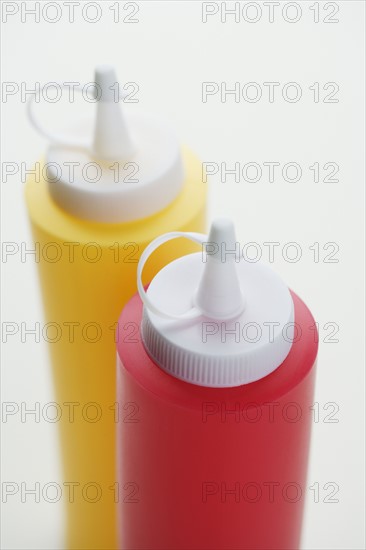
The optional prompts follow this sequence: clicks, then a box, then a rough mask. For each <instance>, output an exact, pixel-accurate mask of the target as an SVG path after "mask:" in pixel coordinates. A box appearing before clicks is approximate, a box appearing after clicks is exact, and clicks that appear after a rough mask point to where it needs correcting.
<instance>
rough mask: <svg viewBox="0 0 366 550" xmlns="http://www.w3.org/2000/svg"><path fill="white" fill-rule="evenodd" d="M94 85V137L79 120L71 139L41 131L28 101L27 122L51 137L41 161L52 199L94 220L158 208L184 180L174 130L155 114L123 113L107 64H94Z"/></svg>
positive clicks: (134, 215)
mask: <svg viewBox="0 0 366 550" xmlns="http://www.w3.org/2000/svg"><path fill="white" fill-rule="evenodd" d="M61 87H63V86H62V85H61ZM75 89H77V90H79V91H80V90H82V88H79V89H78V88H75ZM95 90H96V92H95V98H96V100H97V101H96V109H97V111H96V118H95V126H94V137H93V136H91V135H88V133H89V132H88V129H87V127H88V124H84V125H83V126H82V127H81V128H80V131H79V133H78V136H80V138H79V139H78V140H74V141H73V142H71V141H70V142H68V141H67V140H65V139H64V138H61V137H58V136H55V135H52V134H50V133H49V132H48V131H47V130H44V129H43V128H42V127H41V126H40V124H39V123H38V121H37V119H36V118H35V115H34V113H33V106H34V98H32V100H33V101H30V102H29V103H28V114H29V117H30V120H31V122H32V124H33V125H34V126H35V127H36V129H37V130H38V131H39V132H40V133H42V134H43V135H44V136H45V137H47V138H48V139H49V140H50V141H51V144H50V147H49V149H48V151H47V154H46V163H47V177H48V186H49V190H50V193H51V195H52V197H53V199H54V200H55V201H56V202H57V204H59V206H60V207H61V208H63V209H64V210H66V211H67V212H69V213H70V214H73V215H74V216H77V217H80V218H85V219H89V220H93V221H97V222H110V223H119V222H129V221H134V220H138V219H141V218H145V217H148V216H151V215H153V214H155V213H157V212H159V211H160V210H163V209H164V208H165V207H166V206H168V205H169V204H170V203H171V202H172V201H173V200H174V199H175V197H176V196H177V195H178V193H179V192H180V190H181V188H182V185H183V181H184V170H183V163H182V159H181V153H180V146H179V143H178V141H177V138H176V137H175V135H174V132H173V131H172V130H171V128H170V127H169V126H168V125H167V124H166V123H165V122H163V121H161V120H160V119H155V118H153V117H151V116H146V115H136V114H135V115H124V113H123V112H122V109H121V106H120V104H119V103H118V101H119V99H121V97H122V96H120V94H118V83H117V81H116V75H115V71H114V69H113V68H112V67H109V66H104V65H103V66H100V67H97V69H96V71H95ZM40 91H41V90H40ZM116 94H117V98H116ZM91 163H92V164H91Z"/></svg>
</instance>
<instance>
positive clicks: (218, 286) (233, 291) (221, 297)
mask: <svg viewBox="0 0 366 550" xmlns="http://www.w3.org/2000/svg"><path fill="white" fill-rule="evenodd" d="M204 247H205V253H204V256H203V260H204V261H205V262H206V265H205V268H204V271H203V276H202V279H201V281H200V284H199V287H198V291H197V294H196V299H195V305H196V306H197V307H198V308H199V309H200V310H201V311H202V313H203V315H205V316H207V317H211V318H213V319H230V318H233V317H236V316H237V315H239V314H240V313H242V311H243V310H244V306H245V302H244V298H243V295H242V292H241V289H240V284H239V278H238V274H237V267H236V262H238V261H239V258H240V251H239V243H237V242H236V239H235V229H234V224H233V223H232V222H231V221H230V220H228V219H225V218H222V219H218V220H216V221H214V222H213V224H212V226H211V230H210V234H209V238H208V242H207V243H204Z"/></svg>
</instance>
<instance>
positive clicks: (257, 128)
mask: <svg viewBox="0 0 366 550" xmlns="http://www.w3.org/2000/svg"><path fill="white" fill-rule="evenodd" d="M5 4H9V3H8V2H4V3H3V9H4V5H5ZM11 4H16V3H14V2H13V3H11ZM23 4H25V3H23ZM84 4H85V2H84ZM244 4H246V3H244ZM244 4H243V3H242V6H243V5H244ZM256 4H257V6H259V8H260V9H261V10H262V17H261V18H260V20H259V21H258V22H256V23H249V22H247V21H245V19H243V18H241V20H240V22H239V23H235V21H234V17H233V16H228V19H227V22H226V23H223V22H221V20H220V13H218V14H217V15H214V16H211V17H209V18H208V21H207V23H203V22H202V17H201V13H202V5H201V3H200V2H169V3H168V2H153V1H152V2H140V3H139V8H140V9H139V12H138V13H137V15H136V16H135V17H136V18H137V19H138V20H139V22H138V23H134V24H131V23H127V22H122V21H120V22H119V23H114V22H113V12H112V11H111V10H110V9H109V7H110V6H111V3H109V2H101V3H100V6H101V10H102V17H101V19H100V20H99V22H97V23H95V24H92V23H90V22H87V21H84V20H83V18H82V16H81V6H79V7H78V8H76V9H75V22H74V23H68V11H67V9H66V8H65V6H64V5H63V2H59V6H60V7H61V14H62V15H61V19H60V21H59V22H57V23H54V24H52V23H49V22H47V21H44V19H43V18H42V17H41V22H40V23H35V22H34V16H32V15H28V16H26V17H25V19H26V23H23V22H22V20H21V11H19V12H18V13H17V14H15V15H13V16H9V18H8V21H7V22H6V23H3V25H2V32H3V39H2V40H3V80H4V81H6V82H16V83H17V84H18V85H19V86H20V87H21V83H22V82H23V83H26V85H27V86H28V87H29V88H31V87H34V83H35V82H41V83H45V82H49V81H79V82H81V83H84V82H90V81H92V79H93V68H94V66H95V64H97V63H111V64H113V65H115V67H116V70H117V74H118V77H119V79H120V81H121V83H122V84H123V83H124V82H126V81H127V82H131V81H133V82H136V83H138V85H139V88H140V90H139V93H138V95H137V97H138V98H139V103H137V104H134V105H127V106H126V109H127V108H128V109H131V110H136V111H138V110H144V111H152V112H155V113H157V114H161V115H163V116H164V117H166V118H168V119H169V120H170V121H171V124H172V125H173V126H174V127H175V129H176V132H177V134H178V135H179V136H180V139H181V140H182V141H183V142H185V143H187V144H188V145H189V146H190V147H191V148H193V149H194V150H195V151H196V152H197V153H198V154H199V156H200V157H201V159H202V160H203V161H206V162H209V161H210V162H217V163H221V162H227V163H228V167H229V168H231V167H232V165H233V164H234V163H235V162H240V163H241V165H242V166H243V165H244V164H246V163H248V162H257V163H258V164H261V166H262V169H263V174H262V178H261V179H260V180H259V181H258V182H256V183H254V182H251V183H250V182H245V181H243V179H242V178H241V181H240V182H238V183H236V182H235V181H234V180H233V177H232V176H228V179H227V181H226V183H223V182H221V181H220V176H219V175H216V176H213V177H212V178H211V182H210V200H209V215H210V219H212V217H214V216H217V215H228V216H230V217H232V218H233V220H234V221H235V223H236V227H237V236H238V240H240V241H242V242H252V241H254V242H257V243H259V244H260V245H261V246H262V245H263V243H264V242H268V241H271V242H274V241H277V242H279V243H280V246H279V247H277V249H276V253H275V261H274V263H273V267H274V268H275V269H276V270H277V271H278V272H279V273H280V274H281V276H282V277H283V278H284V279H285V280H286V281H287V283H288V284H289V286H290V287H291V288H293V289H294V290H295V291H296V292H297V293H298V294H299V295H300V296H301V297H302V298H303V299H304V300H305V302H306V303H307V304H308V306H309V307H310V309H311V310H312V312H313V314H314V316H315V318H316V320H317V321H318V323H319V327H320V340H321V343H320V351H319V363H318V373H317V386H316V397H315V401H316V402H318V403H319V410H320V419H319V422H314V424H313V440H312V452H311V465H310V472H309V486H310V485H313V484H314V483H318V484H319V487H320V494H319V496H320V502H314V492H313V491H312V490H308V494H307V513H306V521H305V528H304V535H303V542H302V546H303V548H304V549H309V550H310V549H313V550H319V549H347V550H350V549H352V550H353V549H361V548H364V547H365V541H364V533H363V523H364V518H363V514H364V499H363V485H364V474H363V467H364V427H363V424H364V421H363V419H364V360H363V340H364V325H363V285H362V279H363V254H364V252H363V250H364V242H363V237H362V234H363V214H364V211H363V198H364V197H363V196H364V173H363V151H364V147H365V143H364V133H363V132H364V123H363V120H364V107H363V92H364V61H365V60H364V53H363V51H364V16H365V13H364V12H365V5H364V2H362V1H349V2H337V6H338V7H339V12H338V14H337V15H335V16H333V17H334V18H338V19H339V22H338V23H324V18H325V17H326V16H327V15H330V14H331V11H332V9H333V8H332V6H331V7H330V8H329V7H328V9H327V10H326V9H325V5H324V3H322V2H320V6H319V10H320V11H319V13H320V21H319V23H314V11H312V10H311V9H310V6H311V5H314V2H300V3H299V2H298V5H300V4H301V8H302V15H301V18H300V20H299V21H298V22H296V23H289V22H287V21H285V19H284V17H283V16H282V12H281V10H282V7H283V3H282V4H281V6H280V7H279V8H276V11H275V18H274V22H273V23H270V22H269V15H268V8H266V7H265V6H264V4H263V2H257V3H256ZM331 4H332V5H333V4H334V3H331ZM33 5H34V2H28V3H27V7H28V8H31V7H32V6H33ZM41 5H44V3H43V2H41ZM81 5H83V2H82V3H81ZM229 5H231V7H232V3H231V2H230V3H229V4H228V7H229ZM18 7H19V10H21V6H20V3H19V5H18ZM120 7H121V17H120V19H123V18H124V17H125V16H126V15H127V13H129V11H130V10H123V3H121V5H120ZM55 13H56V12H55V11H52V9H51V8H50V11H49V12H48V14H46V17H48V18H49V19H50V18H54V17H55ZM95 13H96V12H95V11H93V9H90V12H89V11H88V13H87V16H88V17H89V18H94V17H95ZM294 13H295V12H294V11H291V9H290V11H289V12H288V16H289V17H290V18H293V17H294ZM3 17H4V14H3ZM248 17H249V18H253V17H254V12H253V11H251V12H248ZM207 81H209V82H217V83H221V82H224V81H226V82H227V87H228V88H231V87H233V85H234V83H235V82H240V83H241V85H244V84H245V83H248V82H256V83H258V84H259V85H260V86H261V89H262V92H263V95H262V98H261V100H259V101H258V102H256V103H250V102H248V101H245V100H244V99H241V100H240V101H239V102H238V103H236V102H235V101H234V100H233V96H228V97H227V101H226V102H221V101H220V96H219V94H217V95H215V96H212V97H209V98H208V101H207V102H206V103H203V102H202V94H201V88H202V82H207ZM264 82H279V83H280V86H278V87H277V88H276V90H275V98H274V101H273V102H272V103H271V102H270V101H268V87H267V88H266V87H265V86H263V83H264ZM288 82H297V83H298V84H299V85H300V86H301V89H302V97H301V99H300V100H299V101H298V102H295V103H291V102H289V101H285V100H284V99H283V97H282V93H281V92H282V88H283V85H285V84H286V83H288ZM315 82H318V83H319V85H320V101H319V102H315V101H314V92H313V91H312V90H310V89H309V87H310V86H312V85H313V84H314V83H315ZM328 82H335V83H337V84H338V86H339V91H338V93H337V94H336V96H335V98H336V99H338V102H337V103H324V101H323V100H324V97H325V95H326V94H327V93H329V92H330V91H331V88H329V89H328V90H327V92H325V91H324V90H323V86H324V85H325V84H326V83H328ZM252 92H253V90H252ZM291 92H293V90H289V94H290V93H291ZM48 107H49V106H48ZM89 109H90V113H91V114H92V109H93V107H92V106H90V107H89ZM2 111H3V128H4V138H5V139H4V141H3V161H6V162H17V163H21V162H25V163H26V166H27V167H31V166H32V163H34V162H35V161H36V160H37V159H39V157H40V156H42V154H43V153H44V151H45V148H46V145H47V144H46V142H45V140H44V139H43V138H42V137H40V136H39V135H37V134H36V133H35V132H34V131H33V129H32V128H31V127H30V125H29V123H28V121H27V118H26V113H25V105H24V103H22V101H21V95H20V93H17V94H15V95H13V96H11V97H8V98H7V100H6V101H4V99H3V104H2ZM56 111H57V112H58V113H61V116H62V117H63V119H64V121H65V120H68V118H70V120H71V118H72V117H74V116H75V115H74V113H71V110H69V106H68V105H64V104H62V103H58V104H55V105H51V109H49V108H48V110H47V112H48V114H49V115H48V116H49V118H48V123H49V124H56V122H52V120H51V119H52V116H51V114H50V113H55V112H56ZM40 112H41V111H40ZM56 119H57V117H56V114H55V121H56ZM269 161H274V162H279V163H281V167H282V166H283V164H286V163H287V162H297V163H298V164H299V165H300V166H301V168H302V177H301V179H300V181H298V182H297V183H291V182H287V181H284V180H283V178H282V177H281V173H280V171H278V172H276V178H275V181H274V182H273V183H270V182H269V181H268V172H267V171H266V169H265V167H264V166H263V162H269ZM315 162H319V163H320V166H321V167H322V166H323V165H324V164H325V163H327V162H334V163H337V165H339V173H338V174H337V176H335V177H336V178H338V179H339V181H338V182H324V181H320V182H318V183H316V182H314V176H313V172H312V171H311V170H309V166H311V165H313V164H314V163H315ZM325 175H326V174H325V173H324V170H321V172H320V178H321V180H323V179H324V176H325ZM23 187H24V183H23V182H22V178H21V176H20V175H19V174H18V175H16V176H13V177H11V178H8V181H6V182H3V184H2V210H3V218H2V235H3V241H11V242H16V243H22V242H25V243H28V244H29V246H30V243H31V238H30V233H29V227H28V223H27V218H26V210H25V206H24V200H23ZM293 241H295V242H297V243H298V244H299V246H300V247H301V251H302V257H301V259H300V260H299V261H298V262H297V263H291V262H289V261H285V260H284V259H283V257H282V254H281V251H282V250H283V247H284V246H285V245H286V243H288V242H293ZM330 242H331V243H336V244H337V246H339V251H338V252H337V253H336V255H335V256H334V258H335V259H338V260H339V261H338V262H336V263H328V262H326V261H324V260H325V256H326V253H329V252H331V251H332V248H329V249H328V250H327V251H325V250H324V249H323V246H324V245H326V243H330ZM314 243H319V246H320V259H319V261H318V262H316V261H314V251H313V250H310V248H309V247H310V246H312V245H313V244H314ZM262 250H263V260H264V261H268V249H266V248H265V247H263V246H262ZM289 252H291V251H289ZM2 270H3V294H2V298H3V301H2V315H3V322H15V323H21V322H22V321H25V322H26V323H27V324H29V326H31V325H32V324H34V323H35V322H36V321H40V322H41V321H42V310H41V301H40V293H39V288H38V281H37V274H36V267H35V265H34V260H32V256H28V257H27V260H26V261H25V262H21V258H20V255H19V254H16V255H14V256H12V257H9V258H7V261H6V262H4V263H3V264H2ZM326 323H336V324H337V325H338V326H339V332H338V333H337V334H336V335H334V337H333V338H334V339H338V340H339V341H338V342H333V343H332V342H325V341H324V340H326V339H327V337H328V338H329V336H330V334H331V330H330V328H329V326H328V329H327V328H324V325H326ZM2 382H3V390H2V391H3V395H2V397H3V400H4V401H12V402H16V403H20V402H21V401H24V402H26V403H27V404H28V406H31V405H32V404H34V403H35V402H39V403H41V404H45V403H48V402H50V401H52V400H53V394H52V386H51V380H50V371H49V364H48V357H47V346H46V344H45V343H35V342H34V338H32V337H28V338H27V339H26V342H25V343H22V342H21V338H20V334H17V335H15V336H12V337H9V338H8V341H7V343H6V344H4V345H3V367H2ZM327 403H336V406H337V407H338V408H339V410H338V412H336V414H335V415H334V417H333V418H334V419H337V420H338V422H336V423H329V422H325V418H326V414H327V413H329V412H331V410H332V409H331V408H330V409H328V410H324V406H326V404H327ZM1 427H2V434H3V448H2V454H3V458H2V479H3V482H4V481H6V482H9V481H12V482H15V483H18V484H20V483H21V482H22V481H24V482H26V484H27V485H29V486H31V485H32V484H33V483H34V482H35V481H40V482H41V484H43V483H47V482H49V481H59V482H60V483H61V477H60V472H59V462H58V447H57V425H53V424H52V423H48V422H45V421H41V422H40V423H38V424H37V423H35V422H34V421H33V419H32V417H29V418H28V420H27V422H26V423H22V422H21V421H20V416H19V415H14V416H13V417H10V418H8V420H7V422H4V419H3V423H2V426H1ZM327 482H333V483H336V484H337V485H338V486H339V491H338V493H337V494H336V495H335V497H334V498H336V499H337V500H338V502H336V503H329V502H325V500H326V496H327V495H329V494H330V490H329V489H328V490H326V489H324V485H325V484H326V483H327ZM2 514H3V518H2V526H3V530H2V547H3V548H4V549H30V548H39V549H40V548H44V549H46V548H47V549H51V548H62V547H63V542H62V533H63V525H62V505H61V503H58V504H50V503H47V502H42V501H41V503H38V504H35V503H34V501H33V499H32V497H31V498H28V499H27V502H26V503H22V502H21V500H20V495H19V494H18V495H14V496H13V497H9V499H8V502H7V503H6V504H3V511H2Z"/></svg>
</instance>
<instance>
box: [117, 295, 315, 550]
mask: <svg viewBox="0 0 366 550" xmlns="http://www.w3.org/2000/svg"><path fill="white" fill-rule="evenodd" d="M292 296H293V299H294V305H295V323H296V331H295V333H296V341H295V343H294V344H293V346H292V349H291V351H290V353H289V355H288V357H287V358H286V360H285V361H284V362H283V363H282V365H281V366H280V367H279V368H278V369H277V370H276V371H274V372H273V373H272V374H270V375H269V376H267V377H265V378H263V379H262V380H259V381H257V382H253V383H251V384H247V385H245V386H240V387H236V388H206V387H200V386H196V385H192V384H188V383H186V382H183V381H181V380H178V379H176V378H174V377H172V376H170V375H169V374H167V373H165V372H164V371H163V370H161V369H160V368H159V367H158V366H157V365H156V364H155V363H154V362H153V361H152V360H151V359H150V358H149V356H148V355H147V353H146V351H145V349H144V346H143V344H142V342H141V338H140V333H139V331H138V328H139V327H140V323H141V315H142V304H141V300H140V298H139V296H137V295H136V296H134V297H133V298H132V300H131V301H130V302H129V303H128V304H127V306H126V307H125V309H124V310H123V312H122V315H121V317H120V320H119V327H118V345H117V347H118V367H117V368H118V375H117V376H118V401H119V411H120V417H119V423H118V425H117V430H118V446H119V455H120V456H119V466H118V467H119V472H118V475H119V502H120V505H119V525H120V547H121V548H122V549H123V550H152V549H154V550H202V549H205V550H213V549H214V550H244V549H251V550H253V549H263V550H269V549H276V550H279V549H289V550H295V549H296V548H298V547H299V544H300V534H301V524H302V516H303V507H304V499H305V494H306V492H307V491H306V474H307V464H308V455H309V443H310V432H311V411H310V407H311V405H312V403H313V389H314V376H315V368H314V366H315V361H316V355H317V348H318V344H317V332H316V330H315V325H314V320H313V318H312V316H311V313H310V312H309V310H308V309H307V307H306V306H305V304H304V303H303V302H302V301H301V300H300V299H299V298H298V297H297V296H296V295H294V294H292Z"/></svg>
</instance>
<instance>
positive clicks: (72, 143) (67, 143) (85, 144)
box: [27, 82, 128, 153]
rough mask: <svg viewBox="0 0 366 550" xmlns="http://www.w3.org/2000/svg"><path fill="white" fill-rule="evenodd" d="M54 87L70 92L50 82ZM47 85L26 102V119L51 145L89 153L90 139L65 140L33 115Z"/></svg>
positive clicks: (91, 143)
mask: <svg viewBox="0 0 366 550" xmlns="http://www.w3.org/2000/svg"><path fill="white" fill-rule="evenodd" d="M52 84H54V85H55V86H57V87H58V88H59V89H60V90H70V88H69V87H68V86H65V85H64V84H62V83H58V82H52ZM48 86H49V84H45V85H44V86H41V87H40V88H39V89H38V90H37V91H36V93H35V94H34V95H32V96H31V97H30V98H29V100H28V102H27V114H28V118H29V120H30V122H31V124H32V126H33V128H34V129H35V130H37V132H38V133H39V134H40V135H41V136H43V137H44V138H46V139H47V140H48V141H50V142H52V144H54V145H57V146H59V147H69V148H71V149H77V150H79V151H84V152H85V153H90V151H91V150H92V147H93V139H92V137H91V138H90V140H89V141H76V140H73V139H71V138H70V140H67V139H65V137H64V136H62V135H59V134H57V133H53V132H52V131H50V130H48V129H47V128H46V127H45V126H44V125H43V124H42V123H41V122H40V121H39V119H38V116H37V115H36V113H35V110H34V106H35V103H39V99H40V97H41V93H42V92H43V90H45V89H46V87H48ZM73 90H74V91H75V92H78V93H83V88H82V86H74V87H73ZM127 95H128V93H127V92H125V93H121V94H120V96H119V98H120V99H124V98H125V97H127Z"/></svg>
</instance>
